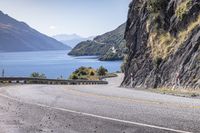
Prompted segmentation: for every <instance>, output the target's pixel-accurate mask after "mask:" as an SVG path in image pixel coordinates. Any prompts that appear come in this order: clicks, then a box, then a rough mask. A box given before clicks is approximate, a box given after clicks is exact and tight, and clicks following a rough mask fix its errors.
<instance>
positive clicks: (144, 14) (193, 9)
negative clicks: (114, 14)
mask: <svg viewBox="0 0 200 133" xmlns="http://www.w3.org/2000/svg"><path fill="white" fill-rule="evenodd" d="M125 40H126V42H127V44H126V46H127V48H128V54H127V58H126V59H125V77H124V81H123V83H122V86H125V87H142V88H157V87H174V86H175V87H182V88H193V89H194V88H200V48H199V45H200V0H133V1H132V2H131V4H130V9H129V13H128V20H127V25H126V31H125Z"/></svg>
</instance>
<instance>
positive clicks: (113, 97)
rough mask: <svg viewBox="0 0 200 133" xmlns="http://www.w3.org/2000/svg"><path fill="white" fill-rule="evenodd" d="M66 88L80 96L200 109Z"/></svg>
mask: <svg viewBox="0 0 200 133" xmlns="http://www.w3.org/2000/svg"><path fill="white" fill-rule="evenodd" d="M65 90H69V91H71V92H74V94H76V95H78V96H92V97H98V98H102V99H110V100H114V101H115V100H121V101H125V102H131V103H143V104H148V105H149V104H155V105H159V106H166V105H168V106H170V107H176V108H192V109H200V106H198V105H197V106H193V105H187V104H176V103H170V102H161V101H156V100H145V99H136V98H128V97H119V96H109V95H103V94H97V93H91V92H83V91H80V90H75V89H70V88H65Z"/></svg>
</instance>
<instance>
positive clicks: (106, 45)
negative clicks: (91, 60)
mask: <svg viewBox="0 0 200 133" xmlns="http://www.w3.org/2000/svg"><path fill="white" fill-rule="evenodd" d="M124 31H125V24H122V25H121V26H119V27H118V28H117V29H115V30H113V31H110V32H107V33H105V34H103V35H100V36H97V37H95V38H94V39H93V40H92V41H90V40H88V41H83V42H81V43H79V44H78V45H77V46H76V47H75V48H73V49H72V51H71V52H70V53H69V55H74V56H85V55H95V56H99V59H100V60H122V59H123V57H124V54H123V51H124V49H125V41H124V39H123V38H124Z"/></svg>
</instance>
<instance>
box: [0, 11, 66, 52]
mask: <svg viewBox="0 0 200 133" xmlns="http://www.w3.org/2000/svg"><path fill="white" fill-rule="evenodd" d="M67 49H69V47H68V46H66V45H64V44H62V43H60V42H58V41H56V40H55V39H53V38H50V37H48V36H46V35H44V34H41V33H39V32H38V31H36V30H34V29H32V28H31V27H29V26H28V25H27V24H25V23H24V22H19V21H17V20H15V19H13V18H11V17H9V16H8V15H6V14H4V13H3V12H1V11H0V51H1V52H8V51H38V50H67Z"/></svg>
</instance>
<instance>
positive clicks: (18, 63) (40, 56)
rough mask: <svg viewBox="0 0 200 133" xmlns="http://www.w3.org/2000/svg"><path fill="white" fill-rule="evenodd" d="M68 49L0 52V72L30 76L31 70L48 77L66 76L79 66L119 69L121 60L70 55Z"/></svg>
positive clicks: (110, 69) (9, 74) (113, 70)
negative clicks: (101, 59) (103, 59)
mask: <svg viewBox="0 0 200 133" xmlns="http://www.w3.org/2000/svg"><path fill="white" fill-rule="evenodd" d="M67 53H68V51H40V52H9V53H0V73H2V70H3V69H4V71H5V76H23V77H24V76H30V74H31V73H32V72H40V73H44V74H45V75H46V76H47V77H48V78H58V77H60V76H62V77H64V78H68V77H69V75H70V74H71V73H72V72H73V71H74V70H75V69H77V68H79V67H80V66H86V67H93V68H98V67H100V66H104V67H106V68H107V69H108V70H109V71H110V72H116V71H119V70H120V65H121V63H122V61H98V59H97V57H95V56H82V57H72V56H68V55H67Z"/></svg>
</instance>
